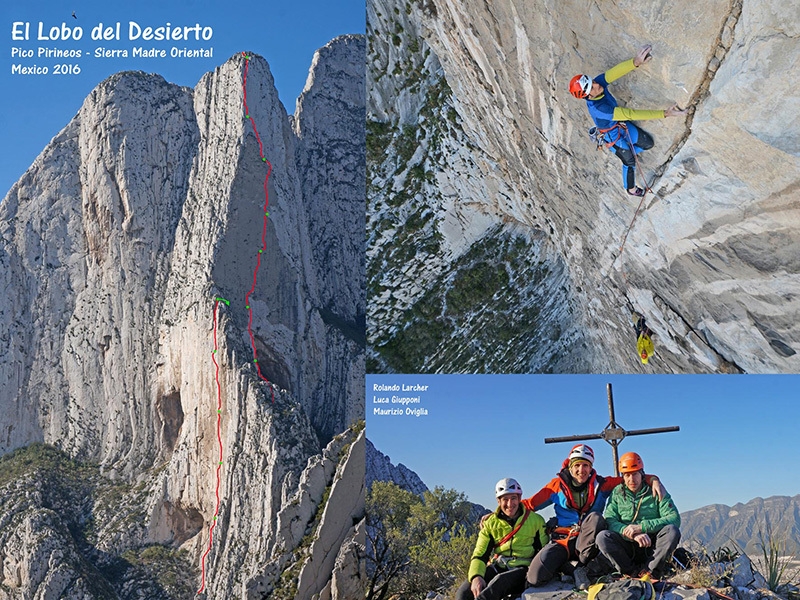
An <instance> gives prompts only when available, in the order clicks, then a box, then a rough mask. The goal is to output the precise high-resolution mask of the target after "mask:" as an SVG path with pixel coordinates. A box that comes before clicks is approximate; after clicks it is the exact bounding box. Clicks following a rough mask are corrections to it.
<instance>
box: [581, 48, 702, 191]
mask: <svg viewBox="0 0 800 600" xmlns="http://www.w3.org/2000/svg"><path fill="white" fill-rule="evenodd" d="M651 48H652V46H650V45H646V46H642V47H641V48H640V49H639V52H637V53H636V56H634V57H633V58H631V59H628V60H626V61H624V62H621V63H619V64H618V65H617V66H616V67H612V68H611V69H609V70H608V71H606V72H605V73H602V74H600V75H598V76H597V77H595V78H594V79H590V78H589V77H588V76H586V75H575V77H573V78H572V80H571V81H570V82H569V91H570V93H571V94H572V95H573V96H575V97H576V98H583V99H585V100H586V106H587V107H588V109H589V114H590V115H591V117H592V119H593V120H594V123H595V125H596V126H597V129H598V131H599V134H600V135H601V136H602V139H603V142H604V143H605V144H606V146H607V147H608V148H611V147H613V148H614V152H615V153H616V155H617V156H618V157H619V159H620V160H621V161H622V182H623V185H624V186H625V189H626V190H627V191H628V193H629V194H630V195H631V196H644V193H645V190H643V189H642V188H640V187H638V186H637V185H636V180H635V174H636V170H635V169H636V154H638V153H639V152H641V151H642V150H647V149H648V148H652V147H653V138H652V137H651V136H650V134H649V133H647V132H646V131H644V130H642V129H639V128H638V127H637V126H636V125H634V124H633V123H625V122H624V121H632V120H634V119H637V120H646V119H664V118H666V117H679V116H682V115H685V114H686V112H687V111H686V110H685V109H680V108H679V107H678V105H677V104H674V105H672V106H671V107H670V108H668V109H667V110H640V109H635V108H622V107H620V106H617V100H616V98H614V96H612V95H611V93H610V92H609V91H608V84H609V83H611V82H613V81H616V80H617V79H619V78H620V77H622V76H623V75H626V74H628V73H630V72H631V71H633V70H634V69H635V68H637V67H639V66H641V65H643V64H644V63H646V62H647V61H648V60H650V58H651V55H650V50H651ZM620 121H623V122H622V123H621V122H620Z"/></svg>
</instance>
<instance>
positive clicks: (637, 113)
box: [613, 106, 664, 121]
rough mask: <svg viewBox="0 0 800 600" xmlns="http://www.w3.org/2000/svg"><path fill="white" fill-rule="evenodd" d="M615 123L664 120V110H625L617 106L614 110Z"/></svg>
mask: <svg viewBox="0 0 800 600" xmlns="http://www.w3.org/2000/svg"><path fill="white" fill-rule="evenodd" d="M613 118H614V120H615V121H647V120H650V119H663V118H664V111H663V110H641V109H637V108H623V107H622V106H617V107H616V108H615V109H614V117H613Z"/></svg>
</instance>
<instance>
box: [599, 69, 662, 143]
mask: <svg viewBox="0 0 800 600" xmlns="http://www.w3.org/2000/svg"><path fill="white" fill-rule="evenodd" d="M635 68H636V67H635V66H634V64H633V59H632V58H631V59H628V60H626V61H624V62H621V63H619V64H618V65H616V66H615V67H611V68H610V69H609V70H608V71H606V72H605V73H601V74H600V75H598V76H597V77H595V78H594V81H596V82H597V83H599V84H600V85H601V86H602V88H603V93H602V94H600V96H598V97H597V98H594V99H589V98H587V99H586V107H587V108H588V109H589V115H590V116H591V117H592V120H593V121H594V124H595V125H596V126H597V127H598V129H603V130H606V129H607V130H609V131H606V132H605V135H604V136H603V140H604V141H605V142H606V143H607V144H611V145H616V146H618V147H620V148H627V149H630V143H629V141H628V136H629V135H630V141H631V142H633V144H634V146H635V144H636V142H637V141H638V139H639V131H638V130H637V129H636V127H630V128H628V133H627V134H626V133H625V131H624V130H623V129H622V127H619V126H618V125H619V122H620V121H633V120H647V119H663V118H664V111H663V110H639V109H635V108H622V107H620V106H617V99H616V98H614V96H612V95H611V92H609V91H608V84H609V83H612V82H614V81H616V80H617V79H619V78H620V77H622V76H623V75H626V74H628V73H630V72H631V71H633V70H634V69H635ZM633 150H634V152H641V151H642V149H641V148H639V147H636V146H635V147H634V148H633Z"/></svg>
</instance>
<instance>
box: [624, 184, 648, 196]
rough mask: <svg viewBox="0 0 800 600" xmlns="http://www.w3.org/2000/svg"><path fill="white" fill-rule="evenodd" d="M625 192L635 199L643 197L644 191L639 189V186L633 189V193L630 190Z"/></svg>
mask: <svg viewBox="0 0 800 600" xmlns="http://www.w3.org/2000/svg"><path fill="white" fill-rule="evenodd" d="M627 191H628V194H630V195H631V196H637V197H642V196H644V190H643V189H642V188H640V187H639V186H636V187H635V188H633V191H631V190H627Z"/></svg>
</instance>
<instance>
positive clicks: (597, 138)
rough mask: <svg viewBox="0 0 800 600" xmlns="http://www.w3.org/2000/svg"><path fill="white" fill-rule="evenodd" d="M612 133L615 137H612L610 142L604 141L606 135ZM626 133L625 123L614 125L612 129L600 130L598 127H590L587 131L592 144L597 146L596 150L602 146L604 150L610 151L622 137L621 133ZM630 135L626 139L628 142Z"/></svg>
mask: <svg viewBox="0 0 800 600" xmlns="http://www.w3.org/2000/svg"><path fill="white" fill-rule="evenodd" d="M612 131H613V132H614V133H615V134H616V135H613V134H612V136H611V137H613V139H612V140H611V141H610V142H607V141H606V134H607V133H611V132H612ZM623 131H625V133H628V127H627V126H626V125H625V123H616V124H615V125H613V126H612V127H608V128H607V129H601V128H600V127H592V128H591V129H589V137H590V138H592V140H594V143H595V144H597V149H598V150H600V149H601V148H602V147H603V146H605V147H606V148H609V149H611V148H612V147H613V146H614V144H616V143H617V142H618V141H619V139H620V138H621V137H622V132H623ZM630 137H631V136H630V134H628V139H629V140H630Z"/></svg>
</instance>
